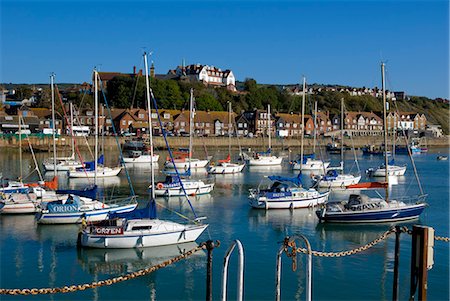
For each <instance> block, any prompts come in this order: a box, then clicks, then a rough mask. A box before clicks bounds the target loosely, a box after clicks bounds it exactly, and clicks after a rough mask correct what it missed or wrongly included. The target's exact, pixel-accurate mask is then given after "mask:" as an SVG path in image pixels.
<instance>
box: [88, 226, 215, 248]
mask: <svg viewBox="0 0 450 301" xmlns="http://www.w3.org/2000/svg"><path fill="white" fill-rule="evenodd" d="M206 227H208V225H198V226H197V225H196V226H186V227H185V229H183V230H175V231H168V232H165V233H145V231H132V232H134V233H129V234H127V233H125V234H123V235H95V234H90V233H86V232H83V233H82V234H81V241H80V243H81V245H82V246H83V247H88V248H101V249H130V248H145V247H157V246H166V245H174V244H181V243H186V242H192V241H195V240H196V239H197V238H198V237H199V236H200V235H201V234H202V233H203V231H205V229H206ZM139 232H140V233H139Z"/></svg>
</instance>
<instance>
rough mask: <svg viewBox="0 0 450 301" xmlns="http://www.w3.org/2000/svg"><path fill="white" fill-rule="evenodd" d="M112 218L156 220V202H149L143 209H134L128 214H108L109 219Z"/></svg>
mask: <svg viewBox="0 0 450 301" xmlns="http://www.w3.org/2000/svg"><path fill="white" fill-rule="evenodd" d="M113 218H126V219H143V218H151V219H154V218H156V202H155V200H150V201H149V202H148V204H147V206H146V207H145V208H140V209H138V208H135V209H134V210H132V211H129V212H123V213H117V212H110V213H109V219H113Z"/></svg>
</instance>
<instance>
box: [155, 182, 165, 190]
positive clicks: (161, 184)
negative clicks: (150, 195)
mask: <svg viewBox="0 0 450 301" xmlns="http://www.w3.org/2000/svg"><path fill="white" fill-rule="evenodd" d="M163 187H164V185H163V183H161V182H159V183H158V184H156V188H158V189H163Z"/></svg>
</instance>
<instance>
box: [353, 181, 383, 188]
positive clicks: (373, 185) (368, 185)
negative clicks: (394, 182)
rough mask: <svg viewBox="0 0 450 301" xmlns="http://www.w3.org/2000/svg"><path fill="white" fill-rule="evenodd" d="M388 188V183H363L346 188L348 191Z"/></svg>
mask: <svg viewBox="0 0 450 301" xmlns="http://www.w3.org/2000/svg"><path fill="white" fill-rule="evenodd" d="M386 187H388V184H387V183H386V182H363V183H358V184H353V185H348V186H346V188H347V189H377V188H386Z"/></svg>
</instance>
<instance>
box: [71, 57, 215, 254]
mask: <svg viewBox="0 0 450 301" xmlns="http://www.w3.org/2000/svg"><path fill="white" fill-rule="evenodd" d="M144 64H145V76H146V84H147V107H148V110H149V112H150V107H151V104H150V88H149V84H148V64H147V54H146V53H144ZM154 104H155V107H156V102H154ZM149 114H150V113H149ZM149 118H150V116H149ZM149 127H150V153H151V154H152V155H153V142H152V139H153V135H152V131H151V127H152V125H151V123H150V124H149ZM161 128H163V127H162V124H161ZM164 139H165V140H166V136H165V133H164ZM166 143H167V140H166ZM150 164H151V165H152V164H153V162H150ZM150 170H151V187H155V176H154V170H153V166H151V168H150ZM155 197H156V195H155V190H153V189H152V192H151V199H150V201H149V203H148V204H149V205H148V206H147V207H146V208H143V209H136V210H134V211H132V212H129V213H127V214H117V215H116V218H113V219H110V220H108V221H105V222H103V223H98V224H93V225H89V226H88V227H86V228H84V229H83V231H82V232H81V233H80V234H79V239H78V241H79V243H80V244H81V246H83V247H90V248H119V249H127V248H141V247H155V246H164V245H172V244H180V243H185V242H192V241H195V240H196V239H197V238H198V237H199V236H200V235H201V234H202V233H203V231H205V229H206V228H207V227H208V225H207V224H201V223H200V222H199V221H200V219H198V218H197V219H196V220H194V223H193V224H180V223H176V222H172V221H166V220H160V219H157V218H156V207H155V206H156V204H155ZM186 198H187V196H186ZM188 201H189V199H188ZM194 215H195V211H194ZM113 217H114V216H113Z"/></svg>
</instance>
